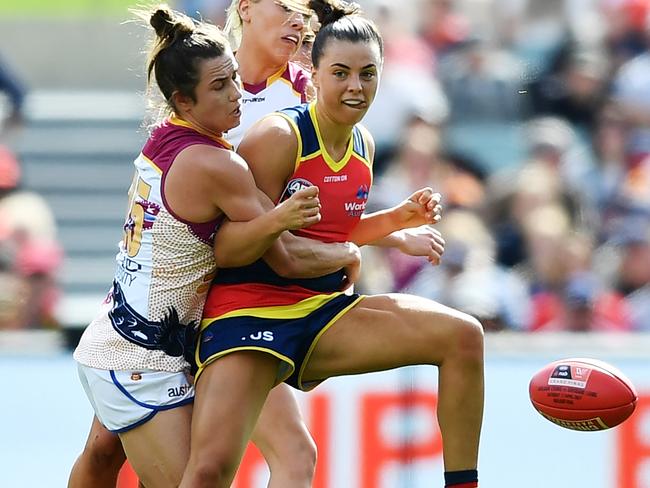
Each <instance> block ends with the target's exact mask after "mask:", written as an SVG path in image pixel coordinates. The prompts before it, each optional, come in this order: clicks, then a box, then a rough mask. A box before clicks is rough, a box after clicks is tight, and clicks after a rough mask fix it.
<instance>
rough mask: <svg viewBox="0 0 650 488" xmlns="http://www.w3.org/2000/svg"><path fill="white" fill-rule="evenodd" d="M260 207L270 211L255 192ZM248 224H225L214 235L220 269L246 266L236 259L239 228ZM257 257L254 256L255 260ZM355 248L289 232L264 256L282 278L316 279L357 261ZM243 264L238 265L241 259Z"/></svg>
mask: <svg viewBox="0 0 650 488" xmlns="http://www.w3.org/2000/svg"><path fill="white" fill-rule="evenodd" d="M258 198H259V200H260V205H262V207H263V208H264V210H265V211H269V210H271V209H273V203H272V202H271V200H270V199H269V197H268V196H266V194H264V193H262V192H261V191H259V190H258ZM247 224H249V223H248V222H231V221H226V222H224V224H223V225H222V226H221V228H220V229H219V232H218V233H217V235H216V236H215V248H218V249H220V254H221V255H222V256H223V258H222V260H221V262H220V267H235V266H242V265H245V264H248V263H250V262H251V261H248V257H249V255H250V254H251V253H250V252H247V253H246V257H245V258H244V257H243V256H238V255H237V252H236V251H237V250H240V251H241V250H242V249H241V242H245V241H242V240H241V239H244V237H242V236H243V235H244V232H246V231H245V229H242V226H245V225H247ZM259 257H261V255H258V256H257V258H256V259H258V258H259ZM359 258H360V256H359V249H358V247H357V246H355V245H354V244H351V243H349V242H343V243H330V244H328V243H324V242H320V241H317V240H314V239H308V238H305V237H299V236H296V235H294V234H292V233H291V232H282V233H281V234H280V235H279V237H278V239H277V241H274V242H273V243H272V244H271V246H270V247H269V248H268V251H267V252H266V254H264V260H265V261H266V262H267V263H268V265H269V266H270V267H271V268H272V269H273V271H275V272H276V273H278V275H280V276H282V277H285V278H316V277H318V276H324V275H326V274H330V273H333V272H335V271H338V270H339V269H341V268H344V267H346V266H350V265H352V264H354V263H356V262H357V261H358V260H359ZM244 259H245V260H246V261H248V262H245V263H243V264H240V263H241V262H242V261H243V260H244Z"/></svg>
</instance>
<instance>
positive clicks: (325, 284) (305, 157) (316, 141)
mask: <svg viewBox="0 0 650 488" xmlns="http://www.w3.org/2000/svg"><path fill="white" fill-rule="evenodd" d="M315 110H316V109H315V105H314V104H313V103H312V104H303V105H298V106H296V107H291V108H287V109H285V110H282V111H281V112H279V114H280V115H282V116H283V117H285V118H286V119H287V120H288V121H289V123H290V124H291V127H292V128H293V129H294V131H295V133H296V136H297V138H298V142H299V143H298V154H297V157H296V162H295V169H294V173H293V175H291V176H290V177H289V180H288V182H287V186H286V189H285V191H284V194H283V195H282V197H281V198H287V197H288V196H289V195H290V194H291V193H293V192H294V191H296V190H298V189H300V188H301V187H304V186H310V185H316V186H318V187H319V190H320V191H319V194H318V198H319V199H320V201H321V205H322V210H321V215H322V219H321V221H320V222H318V223H317V224H314V225H312V226H310V227H308V228H306V229H301V230H299V231H296V234H298V235H301V236H305V237H309V238H312V239H317V240H319V241H322V242H345V241H347V240H348V236H349V234H350V232H351V231H352V229H354V227H355V226H356V224H357V223H358V222H359V219H360V218H361V214H362V213H363V210H364V209H365V206H366V201H367V200H368V189H369V188H370V185H371V184H372V166H371V163H370V160H369V157H370V156H369V154H368V144H367V142H366V139H365V136H364V131H363V130H362V129H360V128H359V127H358V126H355V127H354V128H353V129H352V137H351V138H350V143H349V145H348V149H347V151H346V153H345V154H344V156H343V157H342V158H341V160H340V161H335V160H334V159H333V158H332V157H331V156H330V155H329V154H328V152H327V150H326V149H325V147H324V145H323V140H322V137H321V134H320V130H319V127H318V120H317V118H316V112H315ZM341 279H342V272H337V273H333V274H331V275H327V276H323V277H320V278H313V279H303V280H295V279H291V280H289V279H285V278H282V277H280V276H278V275H277V274H275V272H273V270H272V269H271V268H270V267H269V266H268V265H267V264H266V263H265V262H264V261H263V260H258V261H256V262H255V263H253V264H251V265H249V266H244V267H241V268H229V269H220V270H219V273H218V274H217V276H216V278H215V280H214V285H213V286H212V288H211V289H210V293H209V295H208V300H207V302H206V305H205V310H204V314H203V317H204V321H203V322H204V323H205V322H206V320H209V319H214V318H217V317H219V316H221V315H223V314H225V313H229V312H232V311H233V310H238V309H242V308H247V307H250V306H251V303H255V304H256V305H255V306H256V307H273V306H285V305H292V304H295V303H297V302H299V301H301V300H305V299H307V298H310V297H312V296H315V295H318V294H322V293H331V292H335V291H337V290H339V288H340V285H341Z"/></svg>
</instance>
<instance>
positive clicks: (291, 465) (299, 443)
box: [265, 424, 317, 485]
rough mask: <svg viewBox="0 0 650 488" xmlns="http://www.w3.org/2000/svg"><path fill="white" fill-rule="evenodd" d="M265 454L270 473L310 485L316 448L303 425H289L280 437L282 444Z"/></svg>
mask: <svg viewBox="0 0 650 488" xmlns="http://www.w3.org/2000/svg"><path fill="white" fill-rule="evenodd" d="M271 447H272V449H270V450H267V452H266V453H265V456H266V460H267V462H268V464H269V468H270V469H271V472H272V473H276V474H279V475H281V477H282V478H283V479H291V480H294V481H295V482H296V483H297V484H301V485H305V484H307V485H311V480H312V478H313V477H314V472H315V470H316V458H317V448H316V443H315V442H314V439H312V437H311V435H310V434H309V431H308V430H307V428H306V427H305V426H304V425H303V424H296V425H291V426H290V427H289V428H286V429H285V431H284V432H283V435H282V442H281V443H277V444H276V445H274V446H271Z"/></svg>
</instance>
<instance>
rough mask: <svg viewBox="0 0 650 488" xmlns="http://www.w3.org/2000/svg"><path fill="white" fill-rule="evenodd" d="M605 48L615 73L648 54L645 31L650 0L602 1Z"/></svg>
mask: <svg viewBox="0 0 650 488" xmlns="http://www.w3.org/2000/svg"><path fill="white" fill-rule="evenodd" d="M600 4H601V14H602V15H601V18H602V19H603V20H604V22H605V24H606V27H605V45H606V46H607V49H608V50H609V53H610V58H611V61H612V63H613V67H614V70H616V69H618V67H620V66H621V65H622V64H623V63H625V62H626V61H628V60H630V59H632V58H634V57H636V56H638V55H639V54H641V53H642V52H643V51H644V50H645V46H646V41H645V33H644V32H645V29H646V19H647V18H648V13H649V7H650V2H648V0H602V1H601V2H600Z"/></svg>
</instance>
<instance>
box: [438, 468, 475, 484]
mask: <svg viewBox="0 0 650 488" xmlns="http://www.w3.org/2000/svg"><path fill="white" fill-rule="evenodd" d="M469 483H478V470H476V469H467V470H465V471H445V487H451V486H456V485H464V484H469ZM469 486H471V485H469ZM474 486H476V485H474Z"/></svg>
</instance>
